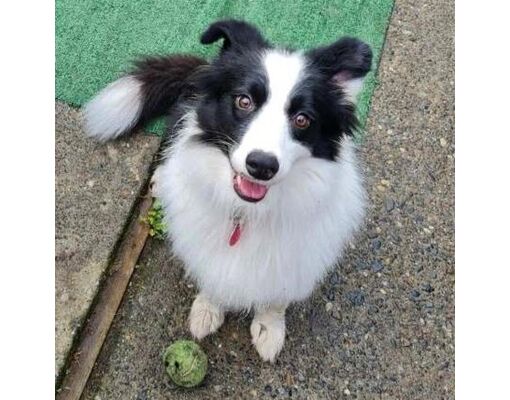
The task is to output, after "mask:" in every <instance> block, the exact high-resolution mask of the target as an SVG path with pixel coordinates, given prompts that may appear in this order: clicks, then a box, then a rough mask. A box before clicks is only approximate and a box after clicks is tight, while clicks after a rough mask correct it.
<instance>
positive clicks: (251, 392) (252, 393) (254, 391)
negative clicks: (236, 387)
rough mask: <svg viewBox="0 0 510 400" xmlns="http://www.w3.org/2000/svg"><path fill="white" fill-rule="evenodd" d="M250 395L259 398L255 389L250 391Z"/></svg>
mask: <svg viewBox="0 0 510 400" xmlns="http://www.w3.org/2000/svg"><path fill="white" fill-rule="evenodd" d="M250 395H251V396H252V397H257V391H256V390H255V389H252V390H250Z"/></svg>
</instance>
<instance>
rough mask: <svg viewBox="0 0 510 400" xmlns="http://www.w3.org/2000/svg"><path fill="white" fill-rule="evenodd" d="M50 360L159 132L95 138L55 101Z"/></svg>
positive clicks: (102, 262) (73, 321)
mask: <svg viewBox="0 0 510 400" xmlns="http://www.w3.org/2000/svg"><path fill="white" fill-rule="evenodd" d="M55 112H56V115H55V130H56V133H55V134H56V152H55V157H56V165H55V183H56V196H55V201H56V211H55V230H56V232H55V235H56V238H55V241H56V244H55V245H56V248H55V285H56V299H55V306H56V310H55V311H56V312H55V318H56V324H55V347H56V352H55V363H56V365H55V366H56V371H55V372H56V374H58V372H59V371H60V369H61V368H62V366H63V363H64V361H65V358H66V356H67V353H68V351H69V349H70V346H71V344H72V341H73V339H74V337H75V334H76V332H77V330H78V329H79V327H80V325H81V323H82V321H83V318H84V316H85V315H86V313H87V311H88V309H89V306H90V304H91V302H92V300H93V298H94V295H95V294H96V292H97V289H98V284H99V282H100V280H101V276H102V274H103V272H104V271H105V269H106V267H107V265H108V261H109V258H110V256H111V254H112V251H113V249H114V247H115V245H116V243H117V241H118V239H119V237H120V235H121V234H122V232H123V229H124V226H125V224H126V222H127V220H128V217H129V213H130V211H131V208H132V206H133V204H134V202H135V201H136V199H137V196H138V195H139V191H140V188H141V186H142V185H143V183H144V181H145V180H146V178H147V173H148V167H149V165H150V162H151V160H152V155H153V154H154V152H155V151H156V150H157V148H158V143H159V138H158V137H156V136H154V135H135V136H133V137H132V138H130V139H128V140H118V141H116V142H112V143H107V144H98V143H95V142H93V141H92V140H90V139H88V138H86V137H85V135H84V133H83V131H82V129H81V116H80V112H79V111H78V110H76V109H73V108H71V107H69V106H68V105H65V104H63V103H60V102H57V103H56V110H55Z"/></svg>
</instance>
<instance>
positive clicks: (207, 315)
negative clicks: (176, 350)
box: [189, 295, 225, 340]
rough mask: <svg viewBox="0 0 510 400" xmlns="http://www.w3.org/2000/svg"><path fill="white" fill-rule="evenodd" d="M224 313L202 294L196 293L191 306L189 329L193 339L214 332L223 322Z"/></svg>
mask: <svg viewBox="0 0 510 400" xmlns="http://www.w3.org/2000/svg"><path fill="white" fill-rule="evenodd" d="M224 320H225V314H224V313H223V311H222V310H221V309H220V308H219V307H218V306H216V305H214V304H212V303H211V302H209V301H208V300H207V299H206V298H205V297H204V296H202V295H198V296H197V297H196V299H195V301H194V302H193V305H192V306H191V312H190V314H189V330H190V331H191V334H192V335H193V337H194V338H195V339H198V340H200V339H202V338H204V337H206V336H207V335H209V334H211V333H213V332H216V331H217V330H218V328H219V327H220V326H221V325H222V324H223V321H224Z"/></svg>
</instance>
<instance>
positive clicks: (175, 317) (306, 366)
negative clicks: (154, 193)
mask: <svg viewBox="0 0 510 400" xmlns="http://www.w3.org/2000/svg"><path fill="white" fill-rule="evenodd" d="M379 80H380V86H379V87H378V89H377V90H376V93H375V96H374V99H373V105H372V110H371V113H370V117H369V121H368V124H367V139H366V141H365V143H364V144H363V150H362V151H363V156H364V159H365V163H366V175H367V179H368V188H369V193H370V200H371V208H370V210H369V216H368V219H367V223H366V227H365V228H364V229H363V230H362V232H360V234H359V237H358V238H357V240H356V241H355V242H354V244H353V245H352V246H351V248H350V249H349V250H348V251H347V254H346V257H345V258H344V259H343V261H342V263H341V265H340V266H339V267H338V268H337V270H336V271H335V272H334V273H333V274H331V275H330V276H329V277H328V278H327V279H326V281H325V283H324V284H323V285H322V286H321V287H320V288H318V290H317V291H316V292H315V294H314V296H313V297H312V298H311V299H310V300H308V301H306V302H303V303H301V304H296V305H293V306H292V307H291V308H290V310H289V312H288V320H287V321H288V323H287V326H288V338H287V341H286V344H285V347H284V350H283V352H282V354H281V356H280V357H279V359H278V361H277V363H276V364H275V365H270V364H265V363H262V362H261V361H260V360H259V358H258V356H257V354H256V352H255V350H254V349H253V348H252V346H251V344H250V337H249V323H250V319H249V318H242V317H240V316H236V315H230V316H229V317H228V318H227V321H226V323H225V325H224V326H223V327H222V328H221V330H220V332H219V333H218V334H216V335H213V336H211V337H208V338H206V339H205V340H204V341H203V342H202V345H203V348H204V350H205V351H206V353H207V354H208V357H209V361H210V366H209V374H208V376H207V378H206V381H205V383H204V385H203V386H202V387H199V388H196V389H193V390H181V389H179V388H176V387H175V386H173V385H172V384H171V383H170V382H169V381H168V379H167V378H166V376H165V373H164V370H163V366H162V362H161V352H162V351H163V349H164V348H165V346H167V345H168V344H169V343H170V342H172V341H173V340H175V339H178V338H182V337H189V334H188V332H187V322H186V319H187V314H188V311H189V307H190V305H191V302H192V298H193V295H194V294H195V288H194V287H193V285H192V284H191V282H188V281H186V280H184V278H183V269H182V266H181V265H180V264H179V262H177V261H172V260H170V258H169V255H168V252H167V250H166V248H165V245H164V244H163V243H162V242H160V241H153V240H150V241H149V242H148V244H147V246H146V248H145V250H144V252H143V255H142V257H141V259H140V261H139V267H138V268H137V270H136V271H135V274H134V276H133V280H132V284H131V286H130V288H129V289H128V292H127V294H126V296H125V298H124V301H123V303H122V305H121V308H120V310H119V312H118V315H117V317H116V318H115V321H114V324H113V326H112V329H111V331H110V333H109V335H108V338H107V340H106V342H105V345H104V347H103V350H102V352H101V355H100V357H99V359H98V362H97V365H96V367H95V369H94V371H93V372H92V375H91V379H90V380H89V383H88V385H87V387H86V390H85V393H84V396H83V398H84V399H94V400H100V399H102V400H114V399H140V400H141V399H168V398H172V399H173V398H175V399H191V398H193V399H195V398H196V399H223V398H236V399H237V398H259V397H277V398H282V397H290V396H292V398H302V399H305V398H306V399H324V398H331V399H338V398H358V399H397V398H398V399H413V400H414V399H453V398H454V214H453V213H454V186H453V185H454V158H453V154H454V120H453V118H454V4H453V2H452V1H439V0H437V1H423V2H420V3H419V6H416V5H415V2H412V1H410V0H397V2H396V5H395V10H394V14H393V17H392V21H391V25H390V27H389V31H388V37H387V43H386V47H385V50H384V53H383V57H382V61H381V66H380V69H379ZM132 140H133V139H130V141H129V142H127V143H131V145H133V146H134V142H133V141H132ZM121 146H126V144H125V143H124V142H123V144H121ZM126 151H127V150H126ZM85 185H86V181H85ZM135 186H136V185H135ZM82 187H83V185H80V188H79V189H80V190H82ZM76 190H77V191H78V188H76ZM121 190H122V189H120V188H119V187H117V188H115V187H111V188H109V191H110V193H119V192H120V191H121ZM57 201H58V198H57ZM97 220H99V219H95V221H97ZM97 225H102V223H101V224H99V223H98V224H97ZM106 253H107V252H105V254H106ZM57 254H58V253H57ZM57 284H58V281H57Z"/></svg>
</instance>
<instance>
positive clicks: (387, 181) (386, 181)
mask: <svg viewBox="0 0 510 400" xmlns="http://www.w3.org/2000/svg"><path fill="white" fill-rule="evenodd" d="M381 185H383V186H386V187H389V186H390V181H389V180H387V179H381Z"/></svg>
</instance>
